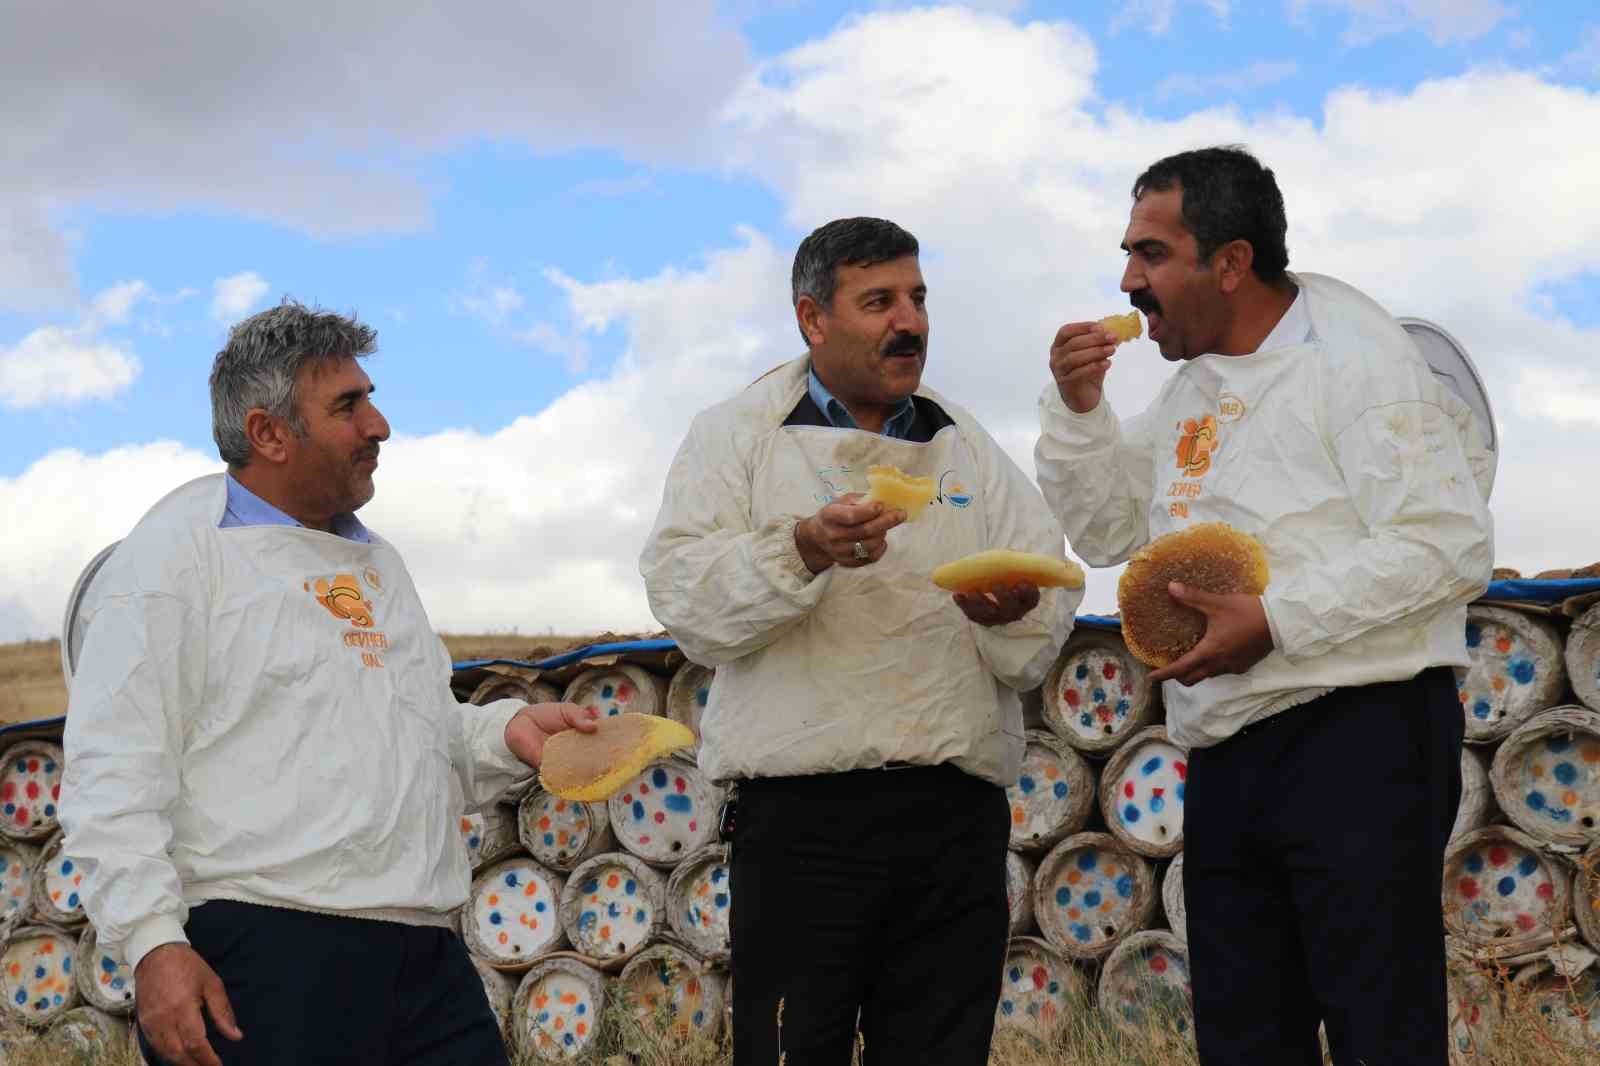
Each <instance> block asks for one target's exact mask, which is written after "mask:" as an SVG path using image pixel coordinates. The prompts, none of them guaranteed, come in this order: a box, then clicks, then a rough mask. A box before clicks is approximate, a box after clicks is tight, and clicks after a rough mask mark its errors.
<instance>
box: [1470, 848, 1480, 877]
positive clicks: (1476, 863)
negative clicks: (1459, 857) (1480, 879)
mask: <svg viewBox="0 0 1600 1066" xmlns="http://www.w3.org/2000/svg"><path fill="white" fill-rule="evenodd" d="M1467 873H1469V874H1481V873H1483V856H1482V855H1480V854H1479V853H1478V852H1476V851H1475V852H1473V853H1472V854H1471V855H1468V856H1467Z"/></svg>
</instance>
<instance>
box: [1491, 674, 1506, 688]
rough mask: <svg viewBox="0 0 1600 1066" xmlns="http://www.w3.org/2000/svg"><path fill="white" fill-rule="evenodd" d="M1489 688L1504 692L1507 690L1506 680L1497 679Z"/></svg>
mask: <svg viewBox="0 0 1600 1066" xmlns="http://www.w3.org/2000/svg"><path fill="white" fill-rule="evenodd" d="M1489 687H1490V688H1492V689H1494V690H1495V691H1496V692H1504V691H1505V690H1506V679H1505V678H1503V677H1497V678H1495V679H1494V680H1493V681H1491V682H1489Z"/></svg>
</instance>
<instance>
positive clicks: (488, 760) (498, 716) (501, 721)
mask: <svg viewBox="0 0 1600 1066" xmlns="http://www.w3.org/2000/svg"><path fill="white" fill-rule="evenodd" d="M524 706H526V704H525V703H524V702H523V701H522V700H518V699H509V700H495V701H494V702H493V703H491V704H489V705H488V706H486V707H485V708H484V733H485V734H486V736H485V737H484V740H483V745H484V749H483V750H482V751H480V752H478V753H477V755H478V758H479V761H480V765H481V766H483V767H484V768H485V769H488V770H490V771H493V772H496V773H502V774H506V775H508V776H511V777H515V778H517V779H518V780H519V781H520V780H525V779H526V778H527V777H528V776H529V775H530V774H531V773H533V772H534V770H533V768H532V767H530V766H529V765H528V764H527V763H525V762H523V761H522V760H521V759H519V758H517V757H516V756H515V755H514V754H512V752H511V747H510V745H508V744H507V743H506V726H508V725H510V724H511V719H513V718H515V717H516V716H517V712H518V711H520V710H522V708H523V707H524Z"/></svg>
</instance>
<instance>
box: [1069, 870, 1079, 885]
mask: <svg viewBox="0 0 1600 1066" xmlns="http://www.w3.org/2000/svg"><path fill="white" fill-rule="evenodd" d="M1082 880H1083V874H1081V873H1079V872H1078V871H1077V870H1068V871H1067V884H1069V885H1075V884H1077V883H1078V882H1079V881H1082Z"/></svg>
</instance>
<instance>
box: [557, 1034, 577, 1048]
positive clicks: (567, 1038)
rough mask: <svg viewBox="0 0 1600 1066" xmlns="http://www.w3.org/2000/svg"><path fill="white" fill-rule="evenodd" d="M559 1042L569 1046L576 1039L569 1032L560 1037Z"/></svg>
mask: <svg viewBox="0 0 1600 1066" xmlns="http://www.w3.org/2000/svg"><path fill="white" fill-rule="evenodd" d="M561 1042H562V1043H563V1044H565V1045H567V1046H568V1047H571V1046H572V1045H574V1044H576V1043H577V1041H576V1040H574V1039H573V1038H572V1034H571V1033H568V1034H567V1035H566V1036H564V1037H562V1038H561Z"/></svg>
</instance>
